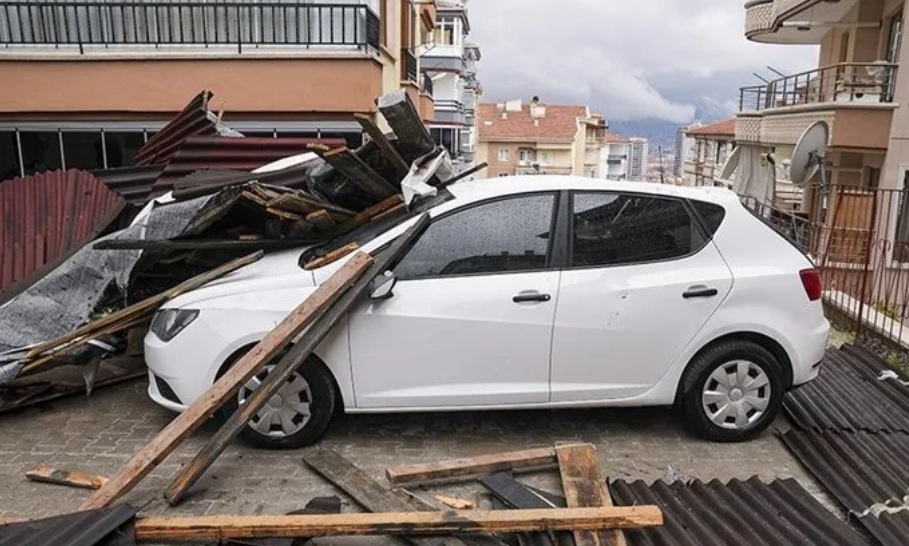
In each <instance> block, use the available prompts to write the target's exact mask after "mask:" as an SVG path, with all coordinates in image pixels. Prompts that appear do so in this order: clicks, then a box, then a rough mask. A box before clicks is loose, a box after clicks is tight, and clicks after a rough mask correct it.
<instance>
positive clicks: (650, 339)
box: [551, 192, 732, 402]
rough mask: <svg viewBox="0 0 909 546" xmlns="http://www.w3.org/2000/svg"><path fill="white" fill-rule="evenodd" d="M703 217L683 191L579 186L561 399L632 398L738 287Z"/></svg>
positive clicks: (555, 350) (555, 378) (559, 363)
mask: <svg viewBox="0 0 909 546" xmlns="http://www.w3.org/2000/svg"><path fill="white" fill-rule="evenodd" d="M705 206H707V207H716V208H718V209H719V211H718V213H719V215H720V218H721V217H722V211H723V209H722V208H721V207H717V206H715V205H705ZM710 210H711V211H713V212H717V211H716V209H713V208H711V209H710ZM715 220H716V217H715V215H714V217H713V218H712V219H711V221H712V222H713V223H714V224H715V223H716V222H715ZM703 224H704V223H702V222H701V221H700V220H698V219H696V217H695V215H694V213H693V210H692V209H691V207H690V206H689V204H688V203H686V202H685V201H684V200H681V199H675V198H671V197H663V196H655V195H651V194H644V193H641V194H635V193H618V192H574V193H573V194H572V203H571V212H570V221H569V235H568V240H569V244H568V246H569V253H568V254H569V256H568V260H569V261H568V268H566V269H565V270H564V271H563V272H562V279H561V286H560V291H559V302H558V306H557V309H556V319H555V328H554V334H553V347H552V386H551V388H552V400H553V402H566V401H583V400H605V399H619V398H629V397H633V396H637V395H639V394H642V393H644V392H646V391H647V390H648V389H650V388H651V387H652V386H653V385H655V384H656V383H657V381H658V380H659V379H660V377H662V375H663V374H664V373H665V372H666V370H667V368H668V367H669V365H670V364H671V363H672V362H673V361H674V359H675V358H676V356H677V355H678V354H679V353H680V352H681V350H682V349H683V348H684V347H685V346H686V344H687V343H688V342H689V341H690V340H691V339H692V338H693V337H694V335H695V334H696V333H697V332H698V330H700V328H701V327H702V326H703V325H704V324H705V323H706V322H707V319H708V318H709V317H710V316H711V314H713V312H714V311H715V310H716V309H717V307H718V306H719V305H720V303H721V302H722V301H723V299H724V298H725V296H726V295H727V294H728V293H729V291H730V289H731V288H732V274H731V272H730V270H729V268H728V266H727V265H726V263H725V262H724V260H723V258H722V257H721V256H720V254H719V252H718V251H717V249H716V247H715V246H714V244H713V243H712V242H711V241H710V240H709V233H708V232H707V230H705V229H704V228H703ZM714 228H715V226H714Z"/></svg>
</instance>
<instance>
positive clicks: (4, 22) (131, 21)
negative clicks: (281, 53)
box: [0, 0, 380, 53]
mask: <svg viewBox="0 0 909 546" xmlns="http://www.w3.org/2000/svg"><path fill="white" fill-rule="evenodd" d="M379 35H380V28H379V16H378V15H376V14H375V12H373V11H372V10H371V9H369V7H367V6H364V5H339V4H329V3H325V4H297V3H280V2H277V1H270V2H269V1H266V2H255V3H250V2H241V1H230V0H228V1H224V2H221V1H219V2H217V3H199V2H186V1H164V2H155V1H151V0H138V1H133V2H125V1H119V2H117V1H115V2H100V1H93V2H92V1H80V0H76V1H63V0H51V1H41V2H39V1H37V0H31V1H13V2H2V3H0V45H3V46H6V47H11V46H35V45H44V46H51V47H57V48H59V47H63V46H78V47H79V52H80V53H83V52H84V49H83V48H84V46H105V47H110V46H155V47H158V46H166V45H198V46H206V47H207V46H215V45H232V46H236V47H237V49H238V51H241V52H242V48H243V46H247V45H251V46H259V45H298V46H307V47H309V46H351V47H356V48H358V49H367V48H370V47H371V48H378V47H379Z"/></svg>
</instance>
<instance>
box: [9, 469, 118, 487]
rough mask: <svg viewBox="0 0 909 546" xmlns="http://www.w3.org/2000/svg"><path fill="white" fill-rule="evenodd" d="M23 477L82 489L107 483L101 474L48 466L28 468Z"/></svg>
mask: <svg viewBox="0 0 909 546" xmlns="http://www.w3.org/2000/svg"><path fill="white" fill-rule="evenodd" d="M25 477H26V478H28V479H30V480H32V481H33V482H44V483H53V484H56V485H68V486H70V487H80V488H82V489H100V488H101V486H102V485H104V484H105V483H107V478H105V477H103V476H95V475H93V474H86V473H85V472H79V471H75V470H62V469H58V468H51V467H49V466H39V467H38V468H36V469H34V470H29V471H28V472H26V473H25Z"/></svg>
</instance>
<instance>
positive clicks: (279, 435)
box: [221, 356, 338, 449]
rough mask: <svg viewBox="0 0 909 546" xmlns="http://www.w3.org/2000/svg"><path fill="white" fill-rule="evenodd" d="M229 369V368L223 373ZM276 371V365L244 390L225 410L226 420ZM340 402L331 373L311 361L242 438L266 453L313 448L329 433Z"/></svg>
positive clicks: (308, 361) (298, 371)
mask: <svg viewBox="0 0 909 546" xmlns="http://www.w3.org/2000/svg"><path fill="white" fill-rule="evenodd" d="M237 358H239V356H238V357H237ZM236 360H237V359H234V360H233V362H236ZM229 367H230V366H229V365H228V366H226V367H225V368H224V370H223V371H227V369H228V368H229ZM273 368H274V365H268V366H266V367H265V368H264V369H262V370H261V371H260V372H259V373H257V374H256V375H255V376H253V377H252V379H250V380H249V381H248V382H247V383H246V384H245V385H243V386H242V387H240V390H239V391H237V394H236V396H235V397H234V398H232V399H231V400H230V401H228V402H227V403H226V404H225V405H224V407H223V408H222V410H221V413H222V417H223V418H225V419H226V418H228V417H230V415H232V414H233V413H234V412H235V411H236V410H237V408H238V407H239V406H240V405H242V404H244V403H245V402H246V401H247V400H248V399H249V397H250V396H252V393H253V392H254V391H255V390H256V389H257V388H258V387H259V385H260V384H261V383H262V381H263V380H264V379H265V378H266V377H267V376H268V374H269V372H271V370H272V369H273ZM337 398H338V393H337V388H336V387H335V382H334V379H333V378H332V377H331V372H329V371H328V369H327V368H326V367H325V365H324V364H322V362H320V361H319V360H318V359H317V358H315V357H310V358H309V360H307V361H306V362H304V363H303V364H301V365H300V366H299V367H298V368H297V369H296V370H295V371H294V373H293V374H292V375H291V376H290V378H288V379H287V381H285V382H284V384H282V385H281V387H280V389H279V390H278V392H277V393H276V394H275V395H273V396H272V397H271V398H270V399H269V400H268V402H267V403H266V404H265V405H264V406H263V407H262V409H260V410H259V411H258V412H257V413H256V415H255V417H253V418H252V419H251V420H250V422H249V423H248V424H247V425H246V426H245V427H244V428H243V430H242V432H241V433H240V436H241V437H242V438H243V439H244V440H246V441H247V442H249V443H250V444H252V445H254V446H257V447H262V448H265V449H294V448H300V447H304V446H308V445H312V444H314V443H316V442H317V441H319V439H320V438H321V437H322V436H323V435H324V434H325V431H326V430H327V429H328V425H329V423H330V422H331V418H332V415H333V414H334V410H335V406H336V401H337Z"/></svg>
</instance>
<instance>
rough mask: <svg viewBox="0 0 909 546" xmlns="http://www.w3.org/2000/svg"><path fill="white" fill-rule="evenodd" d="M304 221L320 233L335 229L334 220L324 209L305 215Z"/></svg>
mask: <svg viewBox="0 0 909 546" xmlns="http://www.w3.org/2000/svg"><path fill="white" fill-rule="evenodd" d="M306 221H307V222H309V223H310V224H312V225H314V226H315V227H316V229H318V230H321V231H331V230H332V228H333V227H335V219H334V218H332V217H331V214H329V213H328V211H327V210H324V209H323V210H317V211H315V212H311V213H309V214H307V215H306Z"/></svg>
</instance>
